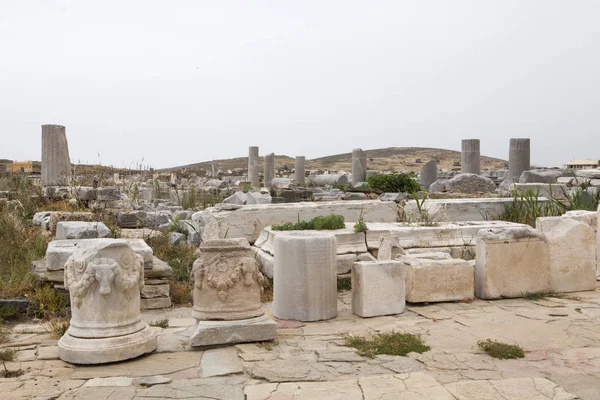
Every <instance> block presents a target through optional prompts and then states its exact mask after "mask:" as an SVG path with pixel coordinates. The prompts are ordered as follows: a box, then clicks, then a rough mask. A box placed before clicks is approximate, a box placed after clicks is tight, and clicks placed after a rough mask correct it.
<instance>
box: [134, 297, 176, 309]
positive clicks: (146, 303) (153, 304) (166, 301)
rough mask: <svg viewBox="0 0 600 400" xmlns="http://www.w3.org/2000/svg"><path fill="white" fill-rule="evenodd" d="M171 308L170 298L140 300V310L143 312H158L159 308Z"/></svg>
mask: <svg viewBox="0 0 600 400" xmlns="http://www.w3.org/2000/svg"><path fill="white" fill-rule="evenodd" d="M169 307H171V298H170V297H157V298H154V299H140V308H141V309H142V310H157V309H159V308H169Z"/></svg>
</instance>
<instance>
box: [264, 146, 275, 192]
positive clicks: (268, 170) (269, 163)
mask: <svg viewBox="0 0 600 400" xmlns="http://www.w3.org/2000/svg"><path fill="white" fill-rule="evenodd" d="M264 174H265V182H264V187H266V188H270V187H271V181H272V180H273V178H275V153H271V154H267V155H266V156H265V172H264Z"/></svg>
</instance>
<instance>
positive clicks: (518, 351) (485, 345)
mask: <svg viewBox="0 0 600 400" xmlns="http://www.w3.org/2000/svg"><path fill="white" fill-rule="evenodd" d="M477 346H479V348H480V349H482V350H483V351H485V352H486V353H487V354H489V355H490V356H492V357H494V358H498V359H501V360H508V359H513V358H523V357H525V354H524V353H523V349H522V348H521V347H520V346H518V345H514V344H506V343H502V342H498V341H496V340H491V339H486V340H480V341H479V342H477Z"/></svg>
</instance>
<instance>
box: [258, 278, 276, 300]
mask: <svg viewBox="0 0 600 400" xmlns="http://www.w3.org/2000/svg"><path fill="white" fill-rule="evenodd" d="M262 289H263V290H262V292H261V294H260V301H261V302H263V303H268V302H270V301H273V279H271V278H269V277H267V276H265V279H264V280H263V284H262Z"/></svg>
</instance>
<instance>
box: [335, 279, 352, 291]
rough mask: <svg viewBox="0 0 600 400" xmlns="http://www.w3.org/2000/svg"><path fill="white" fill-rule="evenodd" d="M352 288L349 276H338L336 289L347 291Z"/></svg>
mask: <svg viewBox="0 0 600 400" xmlns="http://www.w3.org/2000/svg"><path fill="white" fill-rule="evenodd" d="M348 290H352V279H351V278H338V280H337V291H338V292H347V291H348Z"/></svg>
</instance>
